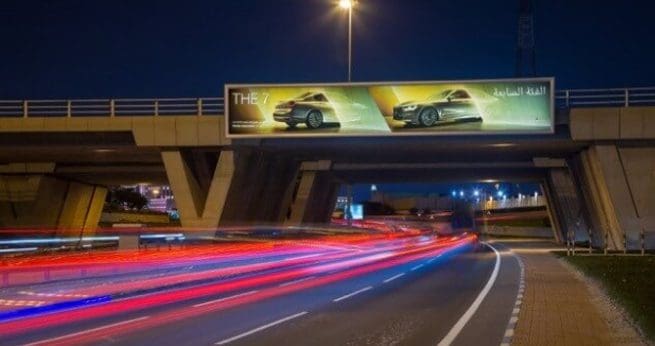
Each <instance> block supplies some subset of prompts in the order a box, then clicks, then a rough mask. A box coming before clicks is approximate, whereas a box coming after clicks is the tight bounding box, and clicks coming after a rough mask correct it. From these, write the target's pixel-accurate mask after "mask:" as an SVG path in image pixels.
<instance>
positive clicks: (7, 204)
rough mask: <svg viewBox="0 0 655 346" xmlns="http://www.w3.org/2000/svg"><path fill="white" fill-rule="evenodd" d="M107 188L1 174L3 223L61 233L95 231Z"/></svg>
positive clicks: (63, 234)
mask: <svg viewBox="0 0 655 346" xmlns="http://www.w3.org/2000/svg"><path fill="white" fill-rule="evenodd" d="M106 194H107V189H106V188H105V187H102V186H96V185H89V184H84V183H78V182H69V181H65V180H62V179H57V178H54V177H51V176H44V175H5V176H0V226H2V227H25V228H50V229H52V230H53V231H55V229H56V233H57V234H59V235H62V236H79V235H80V234H81V235H91V234H93V233H94V232H95V229H96V227H97V226H98V222H99V220H100V214H101V213H102V208H103V206H104V202H105V196H106Z"/></svg>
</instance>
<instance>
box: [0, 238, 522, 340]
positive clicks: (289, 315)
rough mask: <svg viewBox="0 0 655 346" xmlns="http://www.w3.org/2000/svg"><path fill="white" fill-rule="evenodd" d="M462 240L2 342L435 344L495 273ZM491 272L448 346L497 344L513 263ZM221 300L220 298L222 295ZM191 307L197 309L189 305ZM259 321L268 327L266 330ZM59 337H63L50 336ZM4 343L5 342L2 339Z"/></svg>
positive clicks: (507, 309) (486, 257)
mask: <svg viewBox="0 0 655 346" xmlns="http://www.w3.org/2000/svg"><path fill="white" fill-rule="evenodd" d="M485 249H486V250H485V251H481V252H475V251H472V250H471V249H470V247H468V246H467V248H466V249H462V248H459V249H457V250H455V251H454V252H449V253H445V254H442V255H441V256H440V257H437V256H438V254H435V256H432V257H425V258H419V259H416V260H413V261H410V262H407V263H400V264H397V265H393V266H390V267H386V268H382V269H380V270H375V271H372V272H369V273H366V274H364V275H358V276H350V277H347V278H344V279H342V280H336V281H333V282H328V283H326V284H321V285H317V286H311V287H307V288H305V289H300V290H297V291H292V292H291V293H288V294H282V295H279V296H274V297H271V298H268V299H263V300H260V301H256V302H248V301H247V299H248V298H249V297H254V296H256V295H257V294H258V293H257V292H253V291H266V290H270V289H273V288H274V287H273V286H277V287H283V288H288V287H293V286H301V285H307V284H309V283H311V282H312V281H315V280H318V279H320V278H321V277H320V275H318V276H312V275H309V276H305V277H302V278H297V279H295V280H291V281H286V282H281V283H276V284H274V285H270V286H269V287H266V286H265V287H257V288H256V289H255V290H252V289H249V290H248V289H244V290H243V291H238V292H230V294H222V295H216V296H213V297H202V298H199V299H197V300H192V301H180V302H177V303H175V304H170V305H168V306H163V307H156V308H152V309H146V310H139V311H134V312H129V313H125V314H121V315H119V316H111V317H107V318H100V319H94V320H90V321H83V322H79V323H77V324H75V325H72V326H71V325H68V326H65V327H60V328H56V329H51V330H45V331H39V332H35V333H32V334H30V335H29V336H20V337H16V338H12V339H7V340H6V341H7V344H22V343H25V342H31V341H39V340H45V341H49V342H51V343H52V342H54V343H57V342H59V343H61V344H73V343H75V342H86V343H92V344H130V345H131V344H153V343H157V344H162V345H179V344H215V343H221V342H225V343H229V344H232V343H234V344H275V343H283V344H285V345H286V344H291V345H293V344H298V345H300V344H303V345H306V344H307V343H308V340H311V343H312V344H319V345H328V344H329V345H333V344H353V345H358V344H376V345H377V344H397V343H401V344H416V345H420V344H431V345H433V344H436V343H437V342H438V341H440V340H441V339H442V338H443V337H444V336H445V335H446V334H447V333H448V331H450V330H451V329H452V326H453V325H455V323H456V322H457V320H458V319H459V318H460V317H461V316H462V315H463V314H464V313H465V311H466V310H467V309H468V308H469V306H470V305H471V303H472V302H473V301H474V300H475V298H476V297H477V295H478V294H479V292H480V291H481V290H482V289H483V287H484V286H485V284H486V283H487V282H488V279H489V276H490V275H491V273H492V272H493V268H494V264H495V263H494V262H495V255H494V253H493V252H491V251H489V250H488V249H487V248H485ZM501 258H502V259H501V262H500V266H499V272H498V278H497V280H496V282H495V283H494V286H493V287H492V289H491V290H490V291H489V294H488V296H487V297H486V298H485V299H484V300H483V303H482V304H481V305H480V306H479V309H478V310H477V311H476V312H475V314H474V315H473V317H472V319H471V320H470V321H469V322H468V323H467V324H466V326H465V329H464V330H463V331H462V333H460V335H459V336H458V337H457V338H456V339H455V344H458V343H459V344H470V343H468V342H470V341H471V339H470V338H471V337H473V338H474V340H475V341H476V344H487V342H488V344H496V345H498V344H500V341H501V340H502V336H503V334H504V332H505V326H506V324H507V321H508V320H509V316H510V313H511V310H512V307H513V304H514V298H515V297H516V288H517V285H518V269H517V268H518V266H517V265H516V263H515V261H514V260H513V258H511V257H507V256H505V255H503V256H502V257H501ZM221 299H223V301H221ZM239 299H241V300H244V302H243V304H238V305H236V306H234V307H232V308H228V309H221V310H217V311H211V310H210V311H209V312H207V313H203V314H198V315H193V316H192V317H190V318H184V319H178V320H175V321H170V322H168V323H163V324H153V325H152V326H146V325H144V324H146V323H148V322H149V321H154V320H157V319H158V318H160V316H162V315H165V314H166V313H170V312H171V311H172V312H175V313H179V314H184V313H185V311H188V310H194V309H203V308H204V307H208V306H211V305H213V304H222V303H224V302H226V301H230V300H235V301H236V300H239ZM196 306H197V307H196ZM264 327H266V328H264ZM61 337H64V338H63V339H58V338H61ZM3 344H4V343H3Z"/></svg>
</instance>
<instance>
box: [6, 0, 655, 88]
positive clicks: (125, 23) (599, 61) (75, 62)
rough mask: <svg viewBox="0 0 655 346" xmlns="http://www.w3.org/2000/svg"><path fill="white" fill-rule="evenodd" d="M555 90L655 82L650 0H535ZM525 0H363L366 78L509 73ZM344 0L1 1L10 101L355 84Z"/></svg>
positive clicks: (359, 25) (358, 55)
mask: <svg viewBox="0 0 655 346" xmlns="http://www.w3.org/2000/svg"><path fill="white" fill-rule="evenodd" d="M536 6H537V8H536V10H535V30H536V35H535V36H536V49H537V70H538V74H539V75H542V76H555V77H556V82H557V87H558V88H582V87H584V88H589V87H594V88H595V87H624V86H645V85H653V84H655V64H654V63H653V61H655V59H654V58H655V39H654V38H653V32H655V30H654V29H655V21H654V20H653V14H654V10H655V9H654V7H655V6H654V5H653V2H652V1H639V0H634V1H597V0H596V1H593V0H587V1H582V0H577V1H576V0H549V1H543V0H537V5H536ZM517 12H518V4H517V0H507V1H466V0H457V1H451V0H439V1H432V0H414V1H412V0H360V1H359V4H358V7H357V8H356V13H355V18H354V24H353V25H354V29H353V30H354V52H353V55H354V56H353V59H354V62H353V63H354V67H353V79H354V80H355V81H381V80H387V81H388V80H439V79H458V78H469V79H470V78H494V77H512V76H513V75H514V66H515V47H516V36H517V35H516V32H517ZM346 19H347V16H346V12H344V11H340V10H339V9H338V8H337V7H336V5H335V0H267V1H256V0H250V1H249V0H239V1H216V0H211V1H168V0H159V1H142V0H131V1H118V0H111V1H102V0H94V1H88V0H77V1H71V0H58V1H54V0H49V1H45V0H44V1H32V0H2V2H0V42H1V45H0V47H1V48H0V49H1V50H2V55H1V56H2V63H1V64H0V76H2V78H0V98H18V99H21V98H32V99H34V98H75V97H103V98H104V97H166V96H169V97H180V96H189V97H194V96H216V95H222V87H223V84H224V83H226V82H335V81H343V80H344V79H345V78H346V47H347V46H346V29H347V21H346Z"/></svg>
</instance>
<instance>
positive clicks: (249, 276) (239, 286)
mask: <svg viewBox="0 0 655 346" xmlns="http://www.w3.org/2000/svg"><path fill="white" fill-rule="evenodd" d="M367 238H368V239H367ZM327 239H329V240H327V241H325V239H317V240H316V242H315V243H320V241H321V240H323V241H325V242H326V243H331V244H339V243H340V242H343V243H344V244H348V245H353V244H356V245H357V250H356V249H354V248H350V249H348V248H347V247H342V248H341V249H340V250H325V249H321V250H320V251H319V250H317V248H316V247H313V246H306V245H298V244H297V243H296V244H294V243H293V242H287V241H284V242H276V244H265V245H264V246H262V245H261V244H256V245H254V246H253V244H248V245H245V244H240V245H243V246H231V247H229V250H228V251H227V253H226V252H222V253H220V254H218V255H214V256H212V255H211V254H210V253H208V251H209V249H208V248H204V249H201V248H193V249H187V253H188V254H190V255H191V256H192V257H193V258H192V259H185V258H183V257H182V256H180V255H179V254H170V256H154V257H150V258H148V259H143V260H140V261H135V263H136V264H135V263H131V262H128V263H130V264H134V265H136V266H145V267H147V266H148V265H155V266H157V265H163V266H166V265H172V264H177V265H178V266H179V265H180V264H179V263H182V264H181V265H182V266H186V265H189V263H194V264H195V265H198V264H201V263H205V262H211V263H221V262H225V261H234V260H235V259H244V258H246V259H253V258H254V259H259V260H262V259H264V261H263V262H261V263H255V264H245V265H231V266H228V267H225V268H218V269H211V270H200V271H198V272H194V273H188V274H179V275H171V276H168V277H159V278H153V279H149V280H143V281H137V282H133V283H124V284H121V285H111V286H115V287H113V288H112V289H113V290H114V291H115V290H116V289H119V290H130V289H144V288H146V287H147V288H150V289H157V288H158V287H160V288H161V287H162V285H164V284H165V283H166V282H168V283H170V282H171V280H173V281H172V282H174V283H176V284H180V283H185V282H191V283H193V285H191V286H190V287H184V288H180V289H176V288H172V289H167V290H164V291H161V292H152V293H150V294H148V295H145V296H139V295H137V296H134V297H129V298H124V299H119V300H114V299H111V300H109V301H104V302H102V303H100V304H97V303H96V304H92V305H89V306H84V305H82V306H81V307H78V308H72V309H69V310H67V311H60V312H51V313H49V314H47V315H37V316H32V317H25V318H21V319H15V320H10V321H7V322H4V323H0V336H9V335H16V334H21V333H27V332H31V331H34V330H37V329H40V328H45V327H55V326H59V325H64V324H69V323H75V322H76V321H82V320H88V319H97V318H102V317H107V316H114V315H118V314H122V313H127V312H135V311H141V310H146V309H149V308H153V307H158V306H163V305H168V304H172V303H178V302H181V301H190V300H196V299H203V298H205V299H206V298H210V297H215V296H217V295H222V294H226V293H230V292H234V293H236V294H233V295H232V296H230V297H223V298H218V299H213V300H211V301H210V303H206V304H203V303H199V304H195V305H193V306H189V307H183V308H177V309H174V310H172V311H163V312H160V313H157V314H153V315H152V316H151V317H150V318H148V319H147V320H144V321H139V323H134V324H130V325H129V326H120V328H119V329H120V330H115V329H116V328H103V329H101V330H98V331H94V332H92V333H85V334H84V335H77V336H76V337H75V342H78V341H80V342H84V340H88V341H91V340H93V338H97V337H99V336H102V335H112V334H111V333H128V332H130V331H133V330H137V329H141V328H147V327H151V326H156V325H160V324H164V323H170V322H172V321H177V320H180V319H184V318H189V317H193V316H197V315H199V314H206V313H210V312H214V311H218V310H222V309H227V308H230V307H234V306H238V305H241V304H248V303H252V302H255V301H259V300H263V299H268V298H271V297H275V296H279V295H284V294H289V293H291V292H296V291H299V290H305V289H309V288H312V287H318V286H321V285H325V284H329V283H332V282H336V281H340V280H347V279H349V278H352V277H355V276H359V275H364V274H366V273H371V272H374V271H378V270H382V269H385V268H389V267H391V266H396V265H401V264H404V263H408V262H412V261H416V260H419V259H426V258H435V257H436V256H438V255H440V254H441V253H443V252H444V251H446V250H449V249H453V248H458V247H461V246H466V245H468V244H470V243H471V242H473V241H475V239H476V237H475V236H472V235H466V236H460V237H448V238H433V239H432V241H425V239H419V237H406V236H401V237H393V236H392V237H389V236H388V235H384V236H370V237H368V236H364V237H362V236H361V235H356V236H352V237H347V236H333V237H327ZM224 249H225V248H224ZM122 255H126V256H128V257H129V260H132V259H133V258H132V257H131V256H134V255H133V254H119V256H118V258H122V257H121V256H122ZM284 256H291V257H287V258H288V259H286V260H283V261H281V260H280V257H284ZM73 257H78V258H79V256H73ZM70 261H71V259H70V258H69V259H66V258H62V259H61V260H60V262H59V263H58V264H62V265H65V266H71V265H72V264H71V263H70ZM27 262H31V263H34V262H32V261H27ZM178 262H179V263H178ZM83 263H84V262H83ZM94 263H103V265H104V263H105V262H104V261H102V260H101V259H99V258H97V257H95V258H92V259H91V260H89V261H87V262H86V263H84V264H83V265H87V266H89V265H90V266H93V265H94ZM21 266H27V265H26V264H25V263H21V264H18V267H21ZM221 275H223V276H225V277H227V279H221V280H220V281H218V282H209V283H202V284H196V283H195V281H198V280H205V279H207V280H216V279H217V278H218V279H220V278H221ZM231 277H234V278H231ZM294 281H295V282H294ZM289 282H293V284H286V285H285V284H284V283H289ZM110 288H111V287H110ZM241 291H247V292H246V293H248V294H243V293H238V292H241ZM82 292H83V293H84V294H89V293H92V294H90V295H91V296H95V295H97V294H102V293H107V292H108V291H107V290H102V289H97V288H94V287H91V288H88V287H87V288H86V289H83V290H82ZM92 298H93V297H92ZM92 298H91V299H92ZM227 298H229V299H227ZM100 334H102V335H100ZM58 340H59V339H58ZM67 342H70V340H69V339H68V338H66V339H65V340H64V339H62V344H65V343H67Z"/></svg>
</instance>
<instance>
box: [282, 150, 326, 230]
mask: <svg viewBox="0 0 655 346" xmlns="http://www.w3.org/2000/svg"><path fill="white" fill-rule="evenodd" d="M330 165H331V163H330V162H329V161H325V162H322V161H319V162H312V163H307V162H305V163H303V165H302V166H301V170H302V173H301V178H300V182H299V184H298V187H297V191H296V194H295V198H294V200H293V204H292V206H291V215H290V217H289V218H288V219H287V220H286V222H285V224H286V225H300V224H324V223H328V222H329V221H330V216H331V215H332V212H333V211H334V204H335V202H336V199H337V193H338V191H339V183H337V181H336V180H335V179H334V178H333V177H332V174H331V173H330V172H329V168H330Z"/></svg>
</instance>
